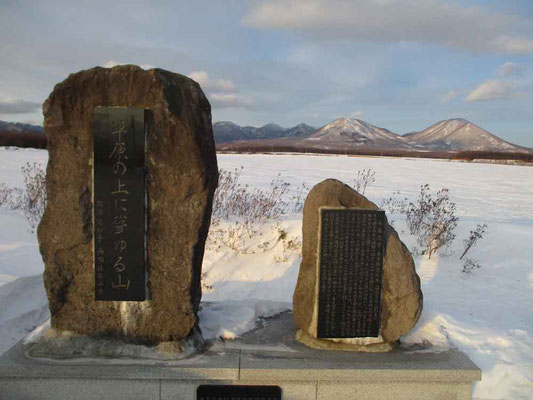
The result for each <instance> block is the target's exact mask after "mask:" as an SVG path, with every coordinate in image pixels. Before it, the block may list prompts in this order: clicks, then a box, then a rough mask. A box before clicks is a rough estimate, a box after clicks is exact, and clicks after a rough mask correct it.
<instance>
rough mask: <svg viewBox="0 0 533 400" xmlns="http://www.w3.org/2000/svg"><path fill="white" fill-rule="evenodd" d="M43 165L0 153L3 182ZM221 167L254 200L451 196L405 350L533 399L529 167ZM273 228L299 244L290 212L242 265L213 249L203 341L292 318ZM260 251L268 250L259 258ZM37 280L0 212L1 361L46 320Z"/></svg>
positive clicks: (405, 162)
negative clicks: (326, 183) (357, 188)
mask: <svg viewBox="0 0 533 400" xmlns="http://www.w3.org/2000/svg"><path fill="white" fill-rule="evenodd" d="M46 159H47V155H46V151H41V150H12V149H5V148H0V182H5V183H7V184H9V185H12V186H13V185H17V186H20V185H22V175H21V172H20V167H21V166H23V165H24V164H25V163H26V162H33V161H36V162H39V163H43V164H44V162H46ZM218 161H219V167H220V168H223V169H226V170H233V169H234V168H240V167H241V166H243V167H244V170H243V172H242V183H243V184H249V185H251V186H252V187H256V188H259V189H267V188H268V187H269V186H270V182H271V180H272V179H273V178H275V177H276V176H277V174H278V173H280V174H281V176H282V177H283V178H284V179H285V180H287V181H288V182H290V183H291V188H292V189H293V190H296V188H297V187H298V186H300V185H301V184H302V183H306V185H307V186H308V187H311V186H313V185H314V184H316V183H318V182H320V181H322V180H323V179H326V178H330V177H332V178H337V179H340V180H342V181H344V182H346V183H348V184H351V183H353V180H354V178H355V177H356V176H357V171H358V170H362V169H364V168H367V169H368V168H370V169H372V170H373V171H375V173H376V175H375V179H376V182H375V183H374V184H372V185H371V186H369V187H368V188H367V193H366V195H367V196H368V197H369V198H370V199H371V200H372V201H374V202H376V203H377V204H378V205H379V204H381V201H382V199H383V198H387V197H389V196H391V195H392V194H393V192H394V191H397V190H399V191H401V193H402V195H404V196H406V197H408V198H409V199H411V200H414V199H415V198H416V196H417V194H418V192H419V189H420V185H422V184H425V183H428V184H430V186H431V188H432V189H433V190H437V189H439V188H443V187H447V188H449V190H450V196H451V199H452V200H453V201H455V202H456V203H457V210H458V215H459V217H460V221H459V226H458V228H457V238H456V240H455V243H454V245H453V246H452V247H451V248H450V249H448V250H447V251H446V252H444V254H443V253H440V254H437V255H435V256H433V257H432V258H431V260H428V259H426V258H424V257H423V256H417V257H415V262H416V265H417V272H418V274H419V275H420V278H421V282H422V291H423V293H424V309H423V311H422V316H421V319H420V321H419V322H418V324H417V325H416V327H415V329H414V330H413V331H412V332H411V333H410V334H408V335H407V336H405V337H404V338H403V339H402V343H403V345H404V346H406V347H407V348H412V349H413V350H412V351H440V350H445V349H449V348H458V349H459V350H461V351H464V352H465V353H466V354H468V356H469V357H470V358H471V359H472V360H473V361H474V362H475V363H476V364H477V365H478V366H479V367H480V368H481V369H482V370H483V380H482V381H481V382H480V383H476V384H475V386H474V399H532V398H533V390H532V388H533V338H532V335H533V333H532V332H533V318H532V316H533V314H532V311H531V310H533V264H532V261H531V260H532V257H531V243H533V185H530V184H528V183H529V182H533V168H531V167H525V166H507V165H497V164H495V165H492V164H473V163H456V162H448V161H443V160H424V159H390V158H376V157H373V158H364V157H345V156H318V155H309V156H306V155H239V154H227V155H219V156H218ZM388 218H389V221H391V222H392V223H393V224H394V226H395V227H396V229H397V230H398V233H399V235H400V237H401V238H402V240H403V241H404V242H405V243H406V245H407V246H408V247H409V248H411V249H412V248H413V247H414V246H415V244H416V243H415V239H414V238H413V237H411V236H410V235H409V234H408V233H407V229H406V226H405V224H404V222H403V219H402V218H401V216H399V215H388ZM229 223H230V221H225V222H223V223H222V224H229ZM480 223H487V224H488V229H487V233H486V234H485V235H484V236H485V237H484V238H483V239H482V240H480V242H479V243H478V244H477V245H476V247H474V248H473V249H472V250H471V252H470V253H469V254H468V256H469V257H472V258H475V259H478V260H479V263H480V265H481V268H480V269H477V270H474V271H473V272H471V273H470V274H465V273H463V272H462V262H461V261H459V260H458V256H459V255H460V253H461V251H462V249H463V248H462V240H463V239H464V238H466V237H467V235H468V233H469V231H470V230H472V229H474V228H475V227H476V225H477V224H480ZM278 228H279V229H282V230H283V231H284V232H285V233H286V235H287V236H288V237H291V238H295V239H298V238H300V239H301V237H300V235H301V233H300V232H301V216H300V215H298V214H294V213H289V214H288V215H285V216H283V218H282V219H281V221H278V222H277V223H275V222H274V223H269V224H266V225H265V226H263V228H262V229H261V231H260V232H259V233H260V234H261V235H258V236H257V237H254V238H253V239H251V242H250V243H248V244H249V245H250V248H251V249H252V250H251V251H250V252H246V253H245V254H243V253H241V252H236V251H233V250H231V249H230V248H228V247H226V246H220V247H219V248H217V247H214V246H212V245H211V246H210V245H209V243H208V248H207V250H206V254H205V258H204V266H203V272H204V274H205V279H204V283H205V284H206V285H208V286H209V288H207V287H206V288H205V290H204V296H203V298H202V300H203V302H202V305H201V311H200V314H199V315H200V326H201V329H202V331H203V333H204V335H205V336H206V337H208V338H217V337H222V338H225V339H231V338H235V337H237V336H239V335H242V334H243V333H245V332H246V331H249V330H251V329H254V327H256V326H257V324H258V323H260V321H261V318H264V317H267V316H271V315H274V314H276V313H279V312H282V311H285V310H287V309H290V308H291V304H292V293H293V290H294V285H295V284H296V279H297V275H298V269H299V263H300V258H299V257H300V256H299V254H298V251H292V250H287V249H286V246H284V245H283V243H282V242H281V241H279V240H278V239H279V237H280V235H279V230H278ZM254 241H255V242H254ZM265 242H269V244H268V246H267V247H266V248H265V251H263V250H261V251H258V250H257V246H258V245H259V244H260V243H265ZM254 249H255V250H254ZM42 271H43V263H42V260H40V255H39V251H38V245H37V240H36V237H35V234H33V233H31V232H29V226H28V225H27V222H26V220H25V219H24V216H23V215H21V214H20V213H19V212H15V211H10V210H6V209H0V277H1V278H2V279H4V281H3V282H2V281H0V285H1V284H2V283H3V286H0V352H2V351H6V350H7V349H8V348H9V347H10V346H12V345H13V344H14V343H15V342H16V341H18V340H20V339H22V338H23V337H24V336H26V335H27V334H28V332H30V331H31V330H32V329H33V328H35V327H37V326H39V325H40V324H42V323H43V322H44V321H45V320H46V319H47V318H48V317H49V314H48V307H47V300H46V295H45V291H44V287H43V282H42ZM420 348H423V349H424V350H416V349H420Z"/></svg>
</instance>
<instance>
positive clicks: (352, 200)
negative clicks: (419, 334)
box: [293, 179, 422, 352]
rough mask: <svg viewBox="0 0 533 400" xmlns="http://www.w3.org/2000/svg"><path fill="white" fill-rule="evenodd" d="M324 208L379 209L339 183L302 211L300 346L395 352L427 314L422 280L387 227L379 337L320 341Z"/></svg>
mask: <svg viewBox="0 0 533 400" xmlns="http://www.w3.org/2000/svg"><path fill="white" fill-rule="evenodd" d="M321 207H331V208H356V209H370V210H377V209H378V207H377V206H376V205H375V204H374V203H372V202H371V201H370V200H368V199H367V198H366V197H364V196H362V195H360V194H359V193H357V192H356V191H355V190H353V189H352V188H351V187H349V186H347V185H345V184H344V183H342V182H340V181H338V180H335V179H327V180H325V181H323V182H321V183H319V184H318V185H316V186H315V187H313V189H312V190H311V191H310V192H309V195H308V196H307V199H306V201H305V206H304V211H303V225H302V226H303V228H302V229H303V243H302V263H301V265H300V272H299V275H298V282H297V284H296V289H295V291H294V297H293V307H294V321H295V324H296V326H297V327H298V329H299V330H300V331H301V332H298V333H297V340H300V341H301V342H302V343H304V344H306V345H307V346H310V347H315V348H321V349H331V350H335V349H337V350H353V351H378V352H379V351H389V350H390V349H392V347H391V346H388V345H386V344H393V343H395V342H396V341H397V340H398V339H399V338H400V336H402V335H405V334H406V333H408V332H409V331H410V330H411V329H412V328H413V327H414V325H415V324H416V322H417V321H418V318H419V317H420V313H421V311H422V291H421V290H420V278H419V277H418V275H417V274H416V271H415V265H414V262H413V258H412V257H411V254H410V253H409V250H408V249H407V247H405V245H404V244H403V243H402V242H401V240H400V239H399V237H398V234H397V233H396V231H395V230H394V229H393V228H392V227H391V226H390V225H389V224H388V223H386V227H385V235H386V236H385V246H386V248H385V254H384V260H383V287H382V303H381V304H382V306H381V307H382V308H381V331H380V336H379V337H378V338H354V339H318V338H317V316H318V296H317V294H318V291H317V290H318V289H317V283H318V282H317V280H318V256H319V254H318V248H319V246H318V244H319V231H320V227H319V222H320V221H319V209H320V208H321ZM362 347H364V348H362Z"/></svg>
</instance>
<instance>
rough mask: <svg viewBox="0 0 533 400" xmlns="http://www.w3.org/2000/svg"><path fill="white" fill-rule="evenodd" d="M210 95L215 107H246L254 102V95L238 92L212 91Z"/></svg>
mask: <svg viewBox="0 0 533 400" xmlns="http://www.w3.org/2000/svg"><path fill="white" fill-rule="evenodd" d="M208 97H209V101H210V102H211V105H212V106H213V108H246V107H251V106H252V105H253V104H254V99H253V97H249V96H243V95H240V94H238V93H212V94H210V95H209V96H208Z"/></svg>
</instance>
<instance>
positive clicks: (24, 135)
mask: <svg viewBox="0 0 533 400" xmlns="http://www.w3.org/2000/svg"><path fill="white" fill-rule="evenodd" d="M46 143H47V139H46V136H45V135H44V134H43V133H39V132H2V131H0V146H13V147H32V148H35V149H45V148H46Z"/></svg>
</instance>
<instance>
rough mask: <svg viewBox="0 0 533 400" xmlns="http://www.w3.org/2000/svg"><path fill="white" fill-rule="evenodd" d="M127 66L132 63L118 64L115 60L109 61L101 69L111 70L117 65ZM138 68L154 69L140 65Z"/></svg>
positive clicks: (149, 65) (146, 65) (150, 66)
mask: <svg viewBox="0 0 533 400" xmlns="http://www.w3.org/2000/svg"><path fill="white" fill-rule="evenodd" d="M128 64H132V63H123V62H118V61H115V60H109V61H106V63H105V64H104V65H103V67H104V68H113V67H116V66H117V65H128ZM134 65H137V64H134ZM139 67H141V68H142V69H152V68H155V67H154V66H153V65H151V64H141V65H139Z"/></svg>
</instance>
